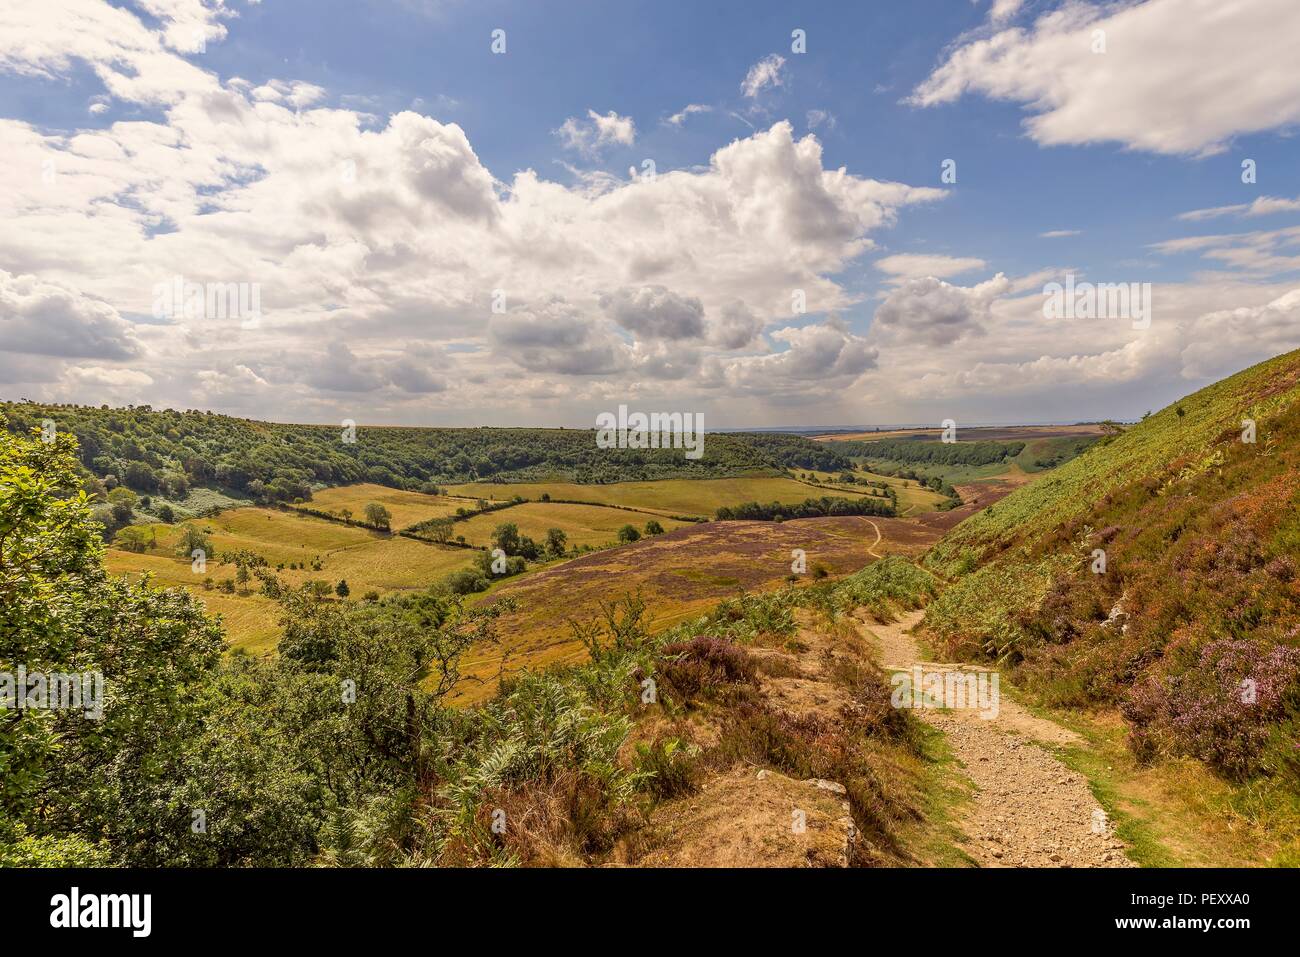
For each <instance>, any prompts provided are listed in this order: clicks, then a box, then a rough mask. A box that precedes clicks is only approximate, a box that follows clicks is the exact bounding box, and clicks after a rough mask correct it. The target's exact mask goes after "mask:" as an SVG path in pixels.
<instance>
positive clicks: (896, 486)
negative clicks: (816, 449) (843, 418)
mask: <svg viewBox="0 0 1300 957" xmlns="http://www.w3.org/2000/svg"><path fill="white" fill-rule="evenodd" d="M799 474H800V475H805V474H807V475H812V476H813V477H814V478H815V479H816V481H817V482H818V484H820V485H826V486H831V487H832V488H830V489H826V490H823V491H822V492H821V493H820V494H822V495H838V494H840V492H845V493H853V492H855V491H856V492H857V493H858V494H859V495H860V494H862V492H863V489H862V488H861V487H860V486H854V485H843V484H841V483H840V482H838V481H836V479H838V478H839V475H840V473H839V472H816V471H810V472H804V471H800V472H799ZM853 474H854V475H855V476H857V477H858V478H859V479H862V480H863V481H867V482H884V483H885V484H886V485H888V486H889V487H890V488H892V489H893V490H894V491H895V492H897V493H898V514H899V517H900V518H901V517H905V516H908V515H916V514H918V513H920V512H928V511H933V510H934V509H936V508H938V507H939V505H941V504H942V503H944V502H946V501H947V500H948V499H947V498H946V497H944V496H943V495H940V494H939V493H938V492H936V491H934V490H933V489H929V488H926V487H925V486H923V485H919V484H917V483H916V482H914V481H913V480H911V479H903V478H897V477H895V476H892V475H878V474H877V473H875V472H870V471H868V470H866V469H854V470H853Z"/></svg>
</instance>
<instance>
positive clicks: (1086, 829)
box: [860, 611, 1134, 867]
mask: <svg viewBox="0 0 1300 957" xmlns="http://www.w3.org/2000/svg"><path fill="white" fill-rule="evenodd" d="M922 615H923V612H919V611H918V612H913V613H911V614H908V615H906V616H904V617H903V618H902V619H901V620H899V621H897V622H894V623H893V624H888V625H878V624H875V623H869V622H860V627H861V628H862V630H863V631H864V632H865V633H866V634H867V635H868V636H869V637H871V638H874V639H875V643H876V646H877V650H878V654H879V661H880V663H881V665H882V667H883V668H884V669H885V670H886V671H888V672H897V671H910V670H911V669H912V668H913V666H915V665H920V666H921V667H922V668H923V669H924V670H925V671H926V672H931V671H971V670H977V669H974V668H973V667H972V666H970V665H963V664H945V663H936V662H930V661H924V660H923V659H922V655H921V652H920V649H919V647H918V646H917V643H916V639H915V638H913V637H912V635H911V629H912V628H913V627H914V626H915V625H916V624H917V623H918V622H920V620H921V617H922ZM999 697H1000V701H999V707H998V709H997V713H996V716H994V717H981V715H980V713H979V712H978V711H977V710H975V709H971V708H965V709H952V710H945V709H938V708H934V709H920V710H918V711H916V715H917V716H918V717H919V718H920V719H921V720H922V721H925V722H926V723H928V724H930V725H931V726H932V727H934V728H936V729H937V730H939V731H941V732H942V733H943V734H944V735H945V736H946V738H947V741H948V744H949V746H950V747H951V749H952V752H953V755H954V756H955V757H956V759H957V760H958V761H959V762H960V763H961V766H962V768H963V771H964V773H965V774H966V775H967V776H968V777H969V778H970V780H971V782H972V783H973V784H974V786H975V792H974V795H973V797H972V799H971V801H970V802H969V803H968V804H967V805H966V806H965V807H964V809H963V811H962V812H961V813H960V814H959V818H958V821H957V826H958V828H959V829H960V830H961V832H962V833H963V834H964V835H965V837H966V840H965V843H964V844H963V847H962V849H963V850H964V851H965V852H966V853H967V854H968V855H969V856H970V857H971V858H972V859H973V860H974V861H975V862H976V863H978V864H979V865H981V866H983V867H1133V866H1134V865H1133V863H1132V862H1131V861H1130V860H1129V859H1128V857H1127V856H1125V853H1124V848H1125V845H1124V843H1123V842H1122V841H1120V840H1119V839H1118V838H1116V837H1115V836H1114V835H1113V833H1112V828H1111V827H1110V825H1109V823H1108V822H1107V820H1106V817H1105V815H1104V813H1103V812H1102V811H1101V808H1100V807H1098V805H1097V802H1096V800H1095V799H1094V798H1093V796H1092V793H1091V792H1090V791H1089V789H1088V782H1087V780H1086V779H1085V778H1084V777H1083V775H1081V774H1078V773H1077V772H1075V771H1072V770H1070V769H1069V768H1067V767H1066V766H1065V765H1064V764H1062V763H1061V761H1060V760H1058V759H1057V758H1056V757H1055V756H1054V755H1053V754H1052V753H1051V752H1050V751H1048V750H1047V749H1046V748H1045V747H1044V745H1047V746H1048V747H1052V746H1062V745H1070V744H1076V743H1078V742H1079V739H1078V737H1077V736H1076V735H1075V734H1074V733H1073V732H1072V731H1069V730H1067V729H1065V728H1062V727H1061V726H1060V725H1058V724H1055V723H1054V722H1052V721H1047V720H1045V719H1043V718H1039V717H1036V716H1034V715H1032V714H1030V713H1029V712H1027V711H1026V710H1025V709H1024V708H1022V707H1020V706H1019V705H1017V704H1016V703H1015V702H1013V701H1011V700H1009V698H1008V697H1007V696H1006V695H1000V696H999Z"/></svg>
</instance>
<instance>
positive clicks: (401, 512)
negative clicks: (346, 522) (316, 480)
mask: <svg viewBox="0 0 1300 957" xmlns="http://www.w3.org/2000/svg"><path fill="white" fill-rule="evenodd" d="M371 502H375V503H377V504H379V505H382V506H384V507H385V508H386V509H388V512H389V514H390V515H392V517H393V530H394V531H397V530H400V529H403V528H407V527H408V526H411V525H414V524H416V523H417V522H423V521H426V520H427V519H431V518H439V517H440V516H443V515H452V514H454V513H455V511H456V509H458V508H473V507H474V503H473V502H472V501H466V500H464V499H456V498H451V497H449V496H447V495H426V494H424V493H423V492H405V491H402V490H401V489H395V488H386V487H385V486H383V485H372V484H370V483H369V482H362V483H361V484H359V485H343V486H340V487H338V488H327V489H322V490H321V491H319V492H315V493H313V494H312V497H311V501H310V502H306V503H304V507H306V508H311V509H316V510H317V511H321V512H330V513H332V514H335V515H339V514H340V513H341V512H342V511H343V510H344V509H347V510H348V511H350V512H351V513H352V520H353V521H364V520H365V517H366V506H367V505H368V504H370V503H371Z"/></svg>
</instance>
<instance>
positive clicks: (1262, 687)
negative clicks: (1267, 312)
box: [926, 353, 1300, 800]
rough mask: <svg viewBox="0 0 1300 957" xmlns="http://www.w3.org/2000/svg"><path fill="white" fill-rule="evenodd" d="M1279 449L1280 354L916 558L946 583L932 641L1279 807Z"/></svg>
mask: <svg viewBox="0 0 1300 957" xmlns="http://www.w3.org/2000/svg"><path fill="white" fill-rule="evenodd" d="M1243 419H1252V420H1254V422H1255V427H1256V441H1255V442H1253V443H1249V442H1245V441H1243V426H1242V421H1243ZM1297 436H1300V353H1290V354H1287V355H1284V356H1280V357H1278V358H1276V359H1273V360H1270V361H1268V362H1265V363H1262V364H1260V365H1258V366H1255V367H1253V368H1250V369H1247V370H1245V371H1244V372H1241V373H1239V374H1237V375H1235V376H1232V377H1231V378H1229V379H1225V380H1223V381H1222V382H1219V383H1216V384H1215V385H1213V386H1210V387H1209V388H1206V389H1203V390H1202V391H1200V392H1197V393H1195V394H1194V395H1191V396H1188V397H1187V398H1185V399H1183V400H1181V401H1180V402H1177V403H1175V404H1174V405H1173V406H1171V407H1169V408H1167V409H1164V410H1162V411H1161V412H1159V413H1157V414H1155V415H1152V416H1149V417H1148V418H1146V419H1145V420H1143V421H1142V422H1140V423H1138V424H1137V425H1135V426H1134V427H1132V428H1131V429H1129V430H1128V431H1126V432H1125V433H1123V434H1121V435H1118V436H1115V437H1113V438H1109V439H1106V440H1103V441H1102V442H1100V443H1098V444H1097V445H1095V446H1094V447H1092V448H1091V449H1089V450H1088V451H1087V452H1085V453H1084V454H1083V455H1081V456H1080V457H1079V458H1077V459H1075V460H1074V461H1072V462H1069V463H1067V464H1066V465H1064V466H1062V467H1061V468H1059V469H1057V470H1056V471H1054V472H1053V473H1051V474H1050V475H1047V476H1045V477H1043V478H1042V479H1040V480H1039V481H1037V482H1035V483H1033V484H1031V485H1028V486H1025V487H1023V488H1021V489H1019V490H1017V491H1016V492H1015V493H1013V494H1012V495H1009V496H1008V497H1007V498H1005V499H1003V500H1002V501H1000V502H998V503H997V504H996V505H994V506H992V507H990V508H989V509H987V510H985V511H984V512H982V513H980V514H978V515H976V516H975V517H973V518H971V519H970V520H968V521H966V522H965V523H963V524H962V525H960V526H958V527H957V528H956V529H954V530H953V532H952V533H950V534H949V535H948V536H947V537H946V538H945V539H944V540H943V541H942V542H941V543H939V544H938V545H937V546H936V547H935V548H934V549H933V550H932V551H931V552H930V553H929V554H928V555H927V557H926V564H927V565H928V566H929V567H930V568H931V569H932V570H934V571H935V572H937V573H938V574H940V575H942V576H944V577H947V578H952V579H955V580H954V581H953V583H952V584H951V585H950V586H949V587H948V588H947V589H946V590H945V591H944V593H943V594H942V595H941V597H940V598H939V599H938V601H936V602H935V603H934V604H933V605H931V606H930V609H929V611H928V613H927V617H926V623H927V627H928V628H929V630H930V632H931V634H932V635H933V637H934V640H935V643H936V644H937V645H938V646H939V647H940V648H941V649H942V650H943V652H945V653H947V654H953V655H961V656H965V657H979V656H988V657H996V658H998V659H999V660H1001V661H1002V662H1004V663H1005V664H1007V665H1008V666H1010V667H1012V668H1013V669H1014V672H1015V675H1016V678H1017V681H1018V682H1019V683H1021V684H1022V685H1024V686H1026V687H1027V688H1028V689H1029V690H1031V691H1032V692H1034V693H1036V694H1037V695H1038V697H1039V699H1040V700H1041V701H1043V702H1044V703H1046V704H1049V705H1054V706H1067V707H1096V706H1115V707H1118V708H1119V710H1120V711H1121V712H1122V714H1123V715H1124V717H1125V718H1126V719H1127V722H1128V730H1129V742H1130V745H1131V747H1132V748H1133V750H1134V752H1135V753H1136V754H1137V755H1138V756H1139V757H1140V758H1142V759H1144V760H1151V759H1155V758H1158V757H1161V756H1167V757H1191V758H1195V759H1198V760H1200V761H1202V762H1204V763H1205V764H1206V765H1208V766H1209V767H1211V768H1213V769H1214V770H1215V771H1216V772H1218V773H1219V774H1220V775H1221V776H1223V777H1226V778H1228V779H1231V780H1260V781H1267V782H1268V786H1269V787H1270V788H1278V789H1280V790H1279V793H1285V794H1287V795H1288V798H1287V800H1293V799H1294V797H1295V795H1297V794H1300V749H1298V748H1297V746H1296V743H1295V741H1296V731H1297V729H1298V728H1300V722H1298V721H1297V715H1300V580H1297V562H1298V561H1300V439H1298V438H1297ZM1103 558H1104V566H1103V565H1102V564H1101V559H1103Z"/></svg>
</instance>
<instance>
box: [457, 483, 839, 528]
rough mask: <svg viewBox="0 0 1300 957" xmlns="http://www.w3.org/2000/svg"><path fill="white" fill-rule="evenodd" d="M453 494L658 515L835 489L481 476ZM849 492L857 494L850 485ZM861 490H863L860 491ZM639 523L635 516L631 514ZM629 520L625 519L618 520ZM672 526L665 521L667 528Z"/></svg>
mask: <svg viewBox="0 0 1300 957" xmlns="http://www.w3.org/2000/svg"><path fill="white" fill-rule="evenodd" d="M447 491H448V492H450V493H451V494H452V495H464V496H470V497H474V498H486V499H494V500H496V501H503V500H506V499H510V498H513V497H514V496H516V495H521V496H523V497H524V498H526V499H532V500H534V501H535V500H538V499H540V498H541V497H542V495H543V494H548V495H550V497H551V498H553V499H567V500H570V501H582V502H596V503H599V504H602V505H621V506H624V507H626V508H637V509H643V510H645V511H647V512H654V513H656V514H658V515H684V516H698V517H700V518H713V515H714V513H715V512H716V511H717V510H718V509H719V508H721V507H722V506H724V505H740V504H742V503H744V502H765V503H766V502H781V503H782V504H793V503H797V502H802V501H803V500H804V499H808V498H820V497H822V496H823V495H831V494H835V493H832V492H827V491H826V490H824V489H819V488H814V487H812V486H810V485H807V484H806V483H804V482H797V481H795V480H794V479H788V478H779V477H773V478H766V477H759V478H727V479H666V480H664V481H660V482H617V483H613V484H610V485H576V484H574V483H572V482H522V483H512V484H509V485H502V484H496V483H491V482H476V483H472V484H469V485H454V486H452V487H450V488H449V489H448V490H447ZM845 494H849V495H851V494H852V490H851V489H848V488H847V487H846V489H845ZM859 494H861V492H859ZM625 521H631V522H632V523H633V524H634V525H635V524H644V522H637V521H636V520H635V518H629V519H626V520H625ZM619 524H620V525H621V524H624V522H620V523H619ZM666 527H667V526H665V528H666Z"/></svg>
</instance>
